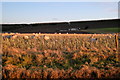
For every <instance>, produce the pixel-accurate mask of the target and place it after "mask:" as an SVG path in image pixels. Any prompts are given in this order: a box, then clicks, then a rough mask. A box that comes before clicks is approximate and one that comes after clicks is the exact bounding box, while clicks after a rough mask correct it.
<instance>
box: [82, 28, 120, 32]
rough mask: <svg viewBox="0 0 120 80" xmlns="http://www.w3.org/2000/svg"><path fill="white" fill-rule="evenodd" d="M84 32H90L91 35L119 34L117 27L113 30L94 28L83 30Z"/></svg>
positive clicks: (119, 29)
mask: <svg viewBox="0 0 120 80" xmlns="http://www.w3.org/2000/svg"><path fill="white" fill-rule="evenodd" d="M83 31H85V32H91V33H118V32H120V28H119V27H115V28H95V29H87V30H83Z"/></svg>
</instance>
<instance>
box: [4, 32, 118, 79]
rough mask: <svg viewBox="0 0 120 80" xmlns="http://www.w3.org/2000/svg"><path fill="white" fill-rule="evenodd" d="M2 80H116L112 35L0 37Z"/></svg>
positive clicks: (115, 42)
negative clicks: (113, 79)
mask: <svg viewBox="0 0 120 80" xmlns="http://www.w3.org/2000/svg"><path fill="white" fill-rule="evenodd" d="M2 37H3V39H2V78H3V79H10V78H19V79H21V78H28V79H29V78H38V79H87V78H93V79H94V78H120V59H119V57H120V56H119V51H118V50H120V45H119V42H120V36H119V35H118V34H117V33H115V34H35V33H33V34H18V33H16V34H15V33H11V34H8V33H4V34H2Z"/></svg>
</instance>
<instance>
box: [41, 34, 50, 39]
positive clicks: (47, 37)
mask: <svg viewBox="0 0 120 80" xmlns="http://www.w3.org/2000/svg"><path fill="white" fill-rule="evenodd" d="M41 38H43V39H45V40H49V39H50V37H49V36H46V35H43V36H41Z"/></svg>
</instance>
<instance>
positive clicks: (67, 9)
mask: <svg viewBox="0 0 120 80" xmlns="http://www.w3.org/2000/svg"><path fill="white" fill-rule="evenodd" d="M116 18H118V2H2V23H3V24H6V23H18V24H21V23H28V24H29V23H43V22H64V21H66V22H69V21H82V20H101V19H116Z"/></svg>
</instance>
